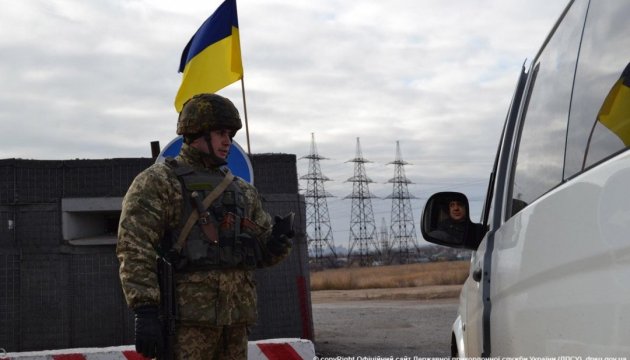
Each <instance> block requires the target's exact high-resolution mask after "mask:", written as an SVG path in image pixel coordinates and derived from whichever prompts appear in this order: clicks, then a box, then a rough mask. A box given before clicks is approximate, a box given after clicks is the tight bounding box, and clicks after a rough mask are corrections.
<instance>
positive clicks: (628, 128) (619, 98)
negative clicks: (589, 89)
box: [597, 63, 630, 146]
mask: <svg viewBox="0 0 630 360" xmlns="http://www.w3.org/2000/svg"><path fill="white" fill-rule="evenodd" d="M597 120H598V121H599V122H600V123H602V125H604V126H605V127H607V128H608V129H609V130H610V131H612V132H613V133H614V134H615V135H617V137H619V139H620V140H621V141H623V143H624V145H626V146H630V63H628V65H627V66H626V68H625V69H624V70H623V72H622V73H621V76H620V77H619V80H617V82H615V85H613V87H612V89H610V92H609V93H608V95H607V96H606V99H605V100H604V103H603V104H602V107H601V109H600V110H599V113H598V114H597Z"/></svg>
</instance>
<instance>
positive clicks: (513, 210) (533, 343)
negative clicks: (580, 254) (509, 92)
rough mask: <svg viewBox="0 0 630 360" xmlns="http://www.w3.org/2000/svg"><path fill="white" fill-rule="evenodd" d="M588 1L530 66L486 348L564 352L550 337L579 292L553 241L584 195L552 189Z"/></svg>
mask: <svg viewBox="0 0 630 360" xmlns="http://www.w3.org/2000/svg"><path fill="white" fill-rule="evenodd" d="M588 5H589V1H587V0H576V1H574V2H573V3H572V4H571V5H570V6H569V7H568V8H567V9H566V10H565V12H564V13H563V15H562V16H561V18H560V20H559V22H558V24H557V26H556V27H555V28H554V30H553V31H552V32H551V34H550V35H549V37H548V38H547V41H546V42H545V44H544V45H543V47H542V48H541V50H540V52H539V53H538V55H537V56H536V58H535V59H534V61H533V62H532V65H531V69H530V80H529V82H528V86H527V89H528V90H527V95H526V101H525V102H524V104H523V106H522V108H521V111H520V116H519V122H518V129H517V133H518V135H517V136H516V137H515V141H514V143H513V146H512V151H511V158H510V160H509V169H510V171H509V174H508V176H507V177H506V178H505V179H503V180H504V183H503V184H502V185H503V190H504V194H505V199H504V201H503V202H502V206H503V209H502V211H501V214H500V215H501V217H502V219H501V220H504V221H505V222H504V223H503V224H502V225H501V226H500V227H499V228H498V229H497V231H496V232H495V233H494V248H493V254H492V283H491V289H490V294H489V295H490V298H491V301H492V312H491V314H490V321H491V324H492V327H491V329H490V339H491V341H492V349H491V351H492V355H524V354H527V355H529V356H532V355H545V354H568V353H566V352H556V351H555V349H554V351H551V350H552V349H551V348H550V347H549V341H548V340H549V339H558V338H559V337H562V335H561V333H562V332H566V331H567V329H565V328H563V326H562V324H563V322H565V321H566V319H565V318H563V310H564V309H563V308H564V307H565V301H566V297H575V296H577V295H578V292H579V285H578V283H577V282H576V281H577V279H578V278H577V277H573V279H572V281H570V282H569V283H566V284H565V283H563V281H565V280H567V279H568V278H569V277H571V276H569V277H567V275H569V274H568V273H565V272H567V271H569V272H572V270H573V271H576V270H578V269H577V268H572V269H570V268H561V267H557V266H556V265H558V259H559V258H561V256H562V254H566V253H567V252H569V251H571V250H570V246H571V245H570V244H569V243H566V244H564V246H559V243H558V237H561V236H562V234H563V231H564V230H565V229H566V228H565V227H567V226H570V225H569V224H573V225H572V226H576V225H577V227H579V222H580V221H583V220H582V218H581V217H573V216H572V215H575V214H576V213H575V211H577V210H578V209H580V208H582V206H581V205H580V203H581V202H582V201H584V200H586V201H589V199H580V198H579V197H576V198H574V199H565V198H557V197H556V196H554V195H553V193H554V192H555V191H557V189H559V188H560V187H561V186H562V183H563V181H564V177H563V171H564V160H565V148H566V139H567V129H568V123H569V114H570V108H571V99H572V91H573V82H574V75H575V71H576V67H577V62H578V55H579V49H580V42H581V40H582V33H583V29H584V22H585V18H586V13H587V9H588ZM576 190H577V189H576ZM590 200H592V199H590ZM559 203H562V204H563V205H562V207H561V208H559V207H557V206H556V205H557V204H559ZM582 230H585V229H582ZM572 233H573V232H572ZM574 235H575V234H574ZM565 246H566V248H565ZM574 275H575V273H574ZM569 284H570V285H569ZM560 294H565V295H560ZM551 329H553V330H551ZM570 354H571V355H575V353H570Z"/></svg>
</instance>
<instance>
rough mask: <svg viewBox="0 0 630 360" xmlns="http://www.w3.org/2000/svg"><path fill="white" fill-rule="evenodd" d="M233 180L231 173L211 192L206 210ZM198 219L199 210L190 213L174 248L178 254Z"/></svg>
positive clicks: (205, 203) (204, 203)
mask: <svg viewBox="0 0 630 360" xmlns="http://www.w3.org/2000/svg"><path fill="white" fill-rule="evenodd" d="M232 180H234V175H232V173H231V172H228V173H227V174H226V175H225V177H224V178H223V180H222V181H221V182H220V183H219V185H218V186H217V187H215V188H214V189H213V190H212V191H211V192H210V194H208V196H206V198H205V199H203V207H204V209H207V208H208V207H209V206H210V205H212V203H213V202H214V201H215V200H216V199H217V198H218V197H219V195H221V194H222V193H223V192H224V191H225V189H227V187H228V186H229V185H230V183H231V182H232ZM198 219H199V212H197V210H194V211H193V212H191V213H190V216H189V217H188V220H186V224H184V227H183V228H182V232H181V233H180V234H179V236H178V237H177V242H176V243H175V244H174V245H173V248H174V249H175V250H177V252H180V251H181V250H182V249H183V248H184V246H185V245H186V238H188V234H189V233H190V230H192V227H193V226H194V225H195V223H196V222H197V220H198Z"/></svg>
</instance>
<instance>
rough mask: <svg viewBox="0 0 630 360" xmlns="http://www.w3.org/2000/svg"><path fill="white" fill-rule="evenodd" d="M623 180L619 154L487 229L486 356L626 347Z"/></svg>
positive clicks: (629, 161) (628, 309)
mask: <svg viewBox="0 0 630 360" xmlns="http://www.w3.org/2000/svg"><path fill="white" fill-rule="evenodd" d="M628 184H630V153H628V152H625V153H623V154H622V155H619V156H617V157H615V158H614V159H612V160H610V161H608V162H606V163H605V164H602V165H601V166H599V167H597V168H596V169H593V170H592V171H589V172H586V173H584V174H582V175H580V176H579V177H577V178H575V179H574V180H573V181H572V182H570V183H566V184H564V185H562V186H560V187H558V188H556V189H554V190H553V191H551V192H549V193H547V194H546V195H544V196H543V197H541V198H539V199H538V200H536V201H535V202H534V203H532V204H531V205H529V206H528V207H526V208H525V209H523V210H522V211H521V212H519V213H518V214H516V215H515V216H514V217H512V218H511V219H510V220H509V221H507V222H506V223H505V224H504V225H503V226H502V227H501V228H500V229H499V230H498V231H497V232H496V234H495V249H494V254H493V277H492V280H493V281H492V293H491V299H492V304H493V306H492V315H491V323H492V325H493V326H492V332H491V339H492V344H493V352H492V353H493V355H506V354H522V355H529V356H532V355H545V354H553V353H556V354H589V355H591V356H595V355H599V356H613V355H624V354H625V355H627V354H629V353H630V342H628V341H627V339H630V326H628V324H630V286H629V279H630V238H629V237H630V207H629V204H630V191H628ZM569 224H570V226H567V225H569ZM594 327H595V328H596V329H597V330H596V331H594ZM567 351H568V352H569V353H567Z"/></svg>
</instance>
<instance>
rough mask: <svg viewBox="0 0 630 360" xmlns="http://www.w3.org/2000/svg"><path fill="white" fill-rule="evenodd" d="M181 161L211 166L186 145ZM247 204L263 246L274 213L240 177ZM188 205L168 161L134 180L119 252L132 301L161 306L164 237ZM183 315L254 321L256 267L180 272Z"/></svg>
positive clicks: (216, 321) (213, 321)
mask: <svg viewBox="0 0 630 360" xmlns="http://www.w3.org/2000/svg"><path fill="white" fill-rule="evenodd" d="M176 160H177V161H178V162H179V163H186V164H188V165H189V166H191V167H193V168H194V169H195V170H199V171H215V172H219V171H220V170H219V169H218V168H214V169H212V168H210V169H209V168H205V167H204V165H203V161H202V158H201V154H200V152H199V151H198V150H196V149H194V148H192V147H189V146H188V145H186V144H184V146H183V147H182V150H181V152H180V154H179V156H178V157H177V158H176ZM236 181H237V183H238V185H239V186H240V187H241V189H242V190H243V193H244V195H245V198H246V202H247V209H248V210H247V211H248V214H247V217H248V218H249V219H250V220H252V221H254V222H255V223H256V224H257V225H258V226H260V228H261V229H262V230H261V233H260V234H258V240H259V241H261V243H262V244H263V246H264V245H265V244H266V242H267V240H268V238H269V235H270V233H271V228H272V222H271V217H270V216H269V214H268V213H267V212H265V211H264V210H263V208H262V204H261V202H260V197H259V195H258V192H257V191H256V189H255V188H254V187H253V186H252V185H250V184H248V183H247V182H245V181H243V180H242V179H239V178H237V180H236ZM182 205H183V195H182V188H181V184H180V182H179V180H178V178H177V176H176V175H175V173H174V172H173V170H172V169H171V168H170V167H169V166H168V165H166V164H164V163H162V164H154V165H152V166H151V167H149V168H148V169H146V170H145V171H143V172H142V173H140V174H139V175H138V176H137V177H136V178H135V179H134V181H133V183H132V184H131V186H130V187H129V190H128V191H127V194H126V195H125V198H124V200H123V206H122V213H121V216H120V224H119V228H118V245H117V247H116V254H117V256H118V260H119V261H120V281H121V284H122V288H123V292H124V294H125V298H126V301H127V304H128V305H129V306H130V307H131V308H135V307H137V306H140V305H158V304H159V301H160V299H159V298H160V294H159V287H158V278H157V272H156V269H157V266H156V259H157V256H158V250H159V249H158V248H159V246H160V240H161V239H162V237H163V236H165V233H167V230H169V229H176V227H178V226H179V224H180V217H181V212H182ZM287 255H288V251H287V253H285V254H284V255H283V256H276V257H273V256H268V257H267V260H266V261H265V264H264V266H271V265H274V264H275V263H278V262H279V261H281V260H282V259H283V258H285V257H286V256H287ZM175 286H176V298H177V303H178V312H179V319H180V320H181V321H185V322H194V323H200V324H206V325H209V326H223V325H230V324H236V323H250V324H251V323H254V322H255V321H256V318H257V311H256V287H255V283H254V274H253V272H252V271H248V270H239V269H230V270H208V271H196V272H186V273H179V274H176V283H175Z"/></svg>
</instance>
